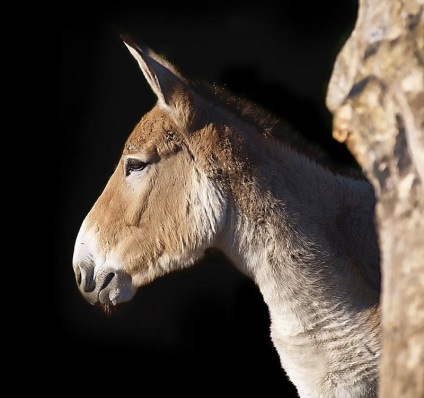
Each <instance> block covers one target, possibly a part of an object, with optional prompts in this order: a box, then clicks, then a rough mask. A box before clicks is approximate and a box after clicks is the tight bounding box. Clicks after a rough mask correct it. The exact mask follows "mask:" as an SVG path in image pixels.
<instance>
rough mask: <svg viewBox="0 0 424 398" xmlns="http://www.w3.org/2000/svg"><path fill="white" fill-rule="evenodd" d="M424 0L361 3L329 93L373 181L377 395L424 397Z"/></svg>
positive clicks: (342, 132) (339, 132)
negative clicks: (378, 263) (378, 302)
mask: <svg viewBox="0 0 424 398" xmlns="http://www.w3.org/2000/svg"><path fill="white" fill-rule="evenodd" d="M423 13H424V0H386V1H381V0H360V2H359V12H358V17H357V21H356V25H355V28H354V30H353V32H352V34H351V36H350V38H349V39H348V41H347V42H346V44H345V45H344V47H343V48H342V50H341V52H340V54H339V55H338V58H337V60H336V63H335V66H334V70H333V75H332V78H331V81H330V84H329V87H328V92H327V107H328V108H329V110H330V111H331V112H332V113H333V116H334V119H333V123H334V125H333V136H334V137H335V138H336V139H337V140H339V141H341V142H345V143H346V145H347V146H348V148H349V150H350V151H351V152H352V153H353V155H354V156H355V157H356V159H357V160H358V162H359V164H360V165H361V167H362V168H363V170H364V172H365V174H366V176H367V177H368V179H369V180H370V181H371V182H372V184H373V185H374V188H375V193H376V196H377V207H376V226H377V229H378V232H379V239H380V249H381V256H382V273H383V284H382V288H383V289H382V326H383V354H382V358H381V362H380V387H379V396H380V397H384V398H391V397H393V398H395V397H396V398H399V397H402V398H423V397H424V22H423Z"/></svg>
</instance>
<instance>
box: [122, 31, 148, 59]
mask: <svg viewBox="0 0 424 398" xmlns="http://www.w3.org/2000/svg"><path fill="white" fill-rule="evenodd" d="M119 37H120V39H121V40H122V41H123V42H124V43H125V44H126V45H128V46H130V47H132V48H134V49H135V50H137V51H138V52H140V53H146V54H148V53H149V49H148V48H147V47H146V46H145V45H144V44H143V43H141V42H140V40H137V39H136V38H135V37H134V36H133V35H131V34H129V33H121V34H120V35H119Z"/></svg>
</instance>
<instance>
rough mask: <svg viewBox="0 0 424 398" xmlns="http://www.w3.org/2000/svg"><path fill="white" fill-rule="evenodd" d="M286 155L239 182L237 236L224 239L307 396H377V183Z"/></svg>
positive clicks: (289, 370) (286, 364) (285, 362)
mask: <svg viewBox="0 0 424 398" xmlns="http://www.w3.org/2000/svg"><path fill="white" fill-rule="evenodd" d="M280 159H283V160H279V161H276V162H275V163H273V164H266V165H265V166H263V167H261V169H260V170H256V171H255V173H252V175H254V176H255V177H254V178H253V179H252V180H251V181H250V183H248V184H246V182H244V183H243V186H240V184H234V187H235V188H236V189H234V190H233V192H234V203H235V206H234V209H233V220H232V223H231V224H232V225H233V228H234V230H232V231H229V232H231V235H232V236H235V237H236V238H235V239H234V238H233V239H232V240H228V239H224V241H226V242H229V241H231V242H233V244H232V245H231V247H228V246H227V245H222V249H223V251H224V252H225V253H226V255H227V256H228V257H229V258H230V259H231V260H232V261H233V262H234V264H235V265H236V266H238V267H239V268H240V269H241V270H242V271H243V272H244V273H246V274H247V275H249V276H250V277H251V278H252V279H253V280H254V281H255V282H256V284H257V285H258V287H259V289H260V291H261V293H262V295H263V297H264V300H265V302H266V304H267V305H268V308H269V311H270V318H271V336H272V340H273V343H274V345H275V347H276V349H277V351H278V353H279V355H280V360H281V364H282V366H283V368H284V369H285V371H286V372H287V374H288V376H289V377H290V378H291V380H292V381H293V383H294V384H295V385H296V386H297V387H298V390H299V393H300V394H301V396H302V397H308V396H313V397H327V396H349V397H362V396H367V397H370V396H372V391H374V392H375V390H376V385H375V379H376V376H377V360H378V353H379V342H378V341H379V339H378V325H379V286H380V280H379V256H378V247H377V242H376V236H375V232H374V225H373V214H374V196H373V191H372V189H371V186H370V185H369V184H368V183H367V182H366V181H362V180H354V179H349V178H347V177H342V176H338V175H334V174H332V173H331V172H330V171H328V170H326V169H324V168H322V167H320V166H318V165H317V164H315V163H313V162H310V161H309V160H307V159H305V158H302V156H299V155H298V154H295V153H291V152H289V151H286V153H284V156H283V157H281V158H280ZM343 394H346V395H343Z"/></svg>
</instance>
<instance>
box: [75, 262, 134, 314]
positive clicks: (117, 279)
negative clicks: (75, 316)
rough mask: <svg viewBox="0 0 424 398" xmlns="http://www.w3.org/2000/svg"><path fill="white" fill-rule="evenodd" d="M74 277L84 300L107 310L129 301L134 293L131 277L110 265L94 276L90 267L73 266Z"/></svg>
mask: <svg viewBox="0 0 424 398" xmlns="http://www.w3.org/2000/svg"><path fill="white" fill-rule="evenodd" d="M75 278H76V282H77V284H78V288H79V290H80V292H81V294H82V296H83V297H84V298H85V300H87V301H88V302H89V303H90V304H92V305H97V306H100V307H103V309H105V310H107V311H108V310H110V309H111V307H115V306H116V305H117V304H120V303H124V302H126V301H130V300H131V299H132V298H133V297H134V295H135V293H136V289H135V288H134V287H133V285H132V281H131V277H130V276H129V275H128V274H127V273H126V272H125V271H123V270H117V269H114V268H111V267H105V268H102V269H101V270H99V271H98V272H97V274H96V275H95V276H94V269H93V268H92V267H90V266H84V265H78V266H77V267H75Z"/></svg>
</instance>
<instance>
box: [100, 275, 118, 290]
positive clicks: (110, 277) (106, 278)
mask: <svg viewBox="0 0 424 398" xmlns="http://www.w3.org/2000/svg"><path fill="white" fill-rule="evenodd" d="M114 276H115V273H114V272H109V273H108V274H107V275H106V276H105V278H104V279H103V282H102V285H101V287H100V289H99V290H103V289H104V288H105V287H107V285H109V283H110V281H111V280H112V279H113V277H114Z"/></svg>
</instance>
